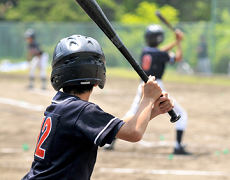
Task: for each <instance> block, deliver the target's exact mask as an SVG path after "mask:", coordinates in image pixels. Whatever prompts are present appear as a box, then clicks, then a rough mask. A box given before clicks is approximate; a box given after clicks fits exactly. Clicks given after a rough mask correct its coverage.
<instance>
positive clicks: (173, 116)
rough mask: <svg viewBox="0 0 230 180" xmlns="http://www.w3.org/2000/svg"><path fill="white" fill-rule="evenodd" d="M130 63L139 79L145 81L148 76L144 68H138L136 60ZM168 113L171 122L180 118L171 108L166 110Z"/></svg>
mask: <svg viewBox="0 0 230 180" xmlns="http://www.w3.org/2000/svg"><path fill="white" fill-rule="evenodd" d="M131 65H132V66H133V68H134V69H135V70H136V72H137V73H138V74H139V76H140V77H141V79H142V80H143V81H144V82H145V83H146V82H147V81H148V79H149V78H148V76H147V74H146V73H145V72H144V70H143V69H142V68H140V66H139V65H138V64H137V63H136V62H135V63H134V64H131ZM168 114H169V115H170V116H171V119H170V121H171V123H175V122H177V121H178V120H179V119H180V118H181V115H180V114H176V113H175V111H174V110H173V109H172V110H170V111H168Z"/></svg>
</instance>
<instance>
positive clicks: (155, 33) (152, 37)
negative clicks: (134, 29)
mask: <svg viewBox="0 0 230 180" xmlns="http://www.w3.org/2000/svg"><path fill="white" fill-rule="evenodd" d="M163 40H164V30H163V28H162V27H161V26H160V25H157V24H151V25H149V26H148V27H147V28H146V31H145V41H146V44H147V45H148V46H150V47H156V46H157V45H158V44H160V43H161V42H162V41H163Z"/></svg>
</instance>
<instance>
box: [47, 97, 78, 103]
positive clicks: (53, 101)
mask: <svg viewBox="0 0 230 180" xmlns="http://www.w3.org/2000/svg"><path fill="white" fill-rule="evenodd" d="M71 99H75V98H74V97H70V98H67V99H64V100H62V101H55V100H53V99H52V100H51V102H52V103H56V104H60V103H62V102H64V101H67V100H71Z"/></svg>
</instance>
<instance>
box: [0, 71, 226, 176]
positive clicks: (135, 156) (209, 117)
mask: <svg viewBox="0 0 230 180" xmlns="http://www.w3.org/2000/svg"><path fill="white" fill-rule="evenodd" d="M0 82H1V89H0V113H1V116H0V123H1V127H0V142H1V143H0V180H19V179H21V178H22V177H23V176H24V175H25V174H26V173H27V172H28V171H29V169H30V166H31V163H32V161H33V153H34V148H35V144H36V139H37V135H38V133H39V129H40V126H41V121H42V119H43V110H45V108H46V107H47V106H48V105H49V104H50V101H51V99H52V97H53V96H54V95H55V91H54V90H53V89H52V87H51V86H50V85H49V86H48V89H47V90H45V91H42V90H40V89H39V88H40V81H39V80H38V79H36V89H34V90H27V89H26V86H27V83H28V79H27V76H26V75H23V74H3V73H1V74H0ZM138 84H139V80H130V79H122V78H109V77H108V78H107V82H106V86H105V88H104V89H103V90H101V89H99V88H96V89H95V91H94V93H93V95H92V97H91V99H90V100H91V101H92V102H94V103H96V104H98V105H99V106H100V107H101V108H102V109H103V110H104V111H107V112H109V113H111V114H113V115H115V116H117V117H119V118H122V117H123V116H124V115H125V113H126V111H127V110H128V109H129V108H130V106H131V103H132V101H133V98H134V96H135V93H136V88H137V86H138ZM164 85H165V88H166V90H167V91H168V92H169V93H170V95H171V96H172V97H174V98H175V99H176V100H177V101H178V102H179V103H180V104H181V105H182V106H183V107H184V109H185V110H186V111H187V113H188V117H189V121H188V126H187V129H186V131H185V135H184V138H183V142H184V143H185V144H186V145H187V146H186V149H187V150H188V151H191V152H192V153H193V155H192V156H187V157H185V156H172V155H170V154H171V153H172V151H173V145H174V140H175V128H174V124H172V123H170V121H169V119H170V117H169V116H168V115H167V114H166V115H161V116H159V117H157V118H156V119H154V120H152V121H151V122H150V123H149V126H148V128H147V131H146V134H145V135H144V137H143V140H142V141H140V142H138V143H129V142H125V141H121V140H118V141H116V144H115V150H114V151H106V150H104V149H103V148H99V150H98V158H97V163H96V165H95V169H94V172H93V175H92V178H91V179H92V180H230V152H229V151H230V125H229V124H230V103H229V100H230V87H229V86H215V85H205V84H203V85H202V84H188V83H172V82H165V83H164ZM33 108H34V109H33Z"/></svg>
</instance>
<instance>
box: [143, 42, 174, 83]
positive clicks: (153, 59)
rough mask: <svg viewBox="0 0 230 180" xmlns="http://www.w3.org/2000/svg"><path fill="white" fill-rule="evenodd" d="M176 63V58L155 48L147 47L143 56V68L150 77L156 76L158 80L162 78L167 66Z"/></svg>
mask: <svg viewBox="0 0 230 180" xmlns="http://www.w3.org/2000/svg"><path fill="white" fill-rule="evenodd" d="M174 61H175V57H170V56H169V54H168V52H166V51H160V50H159V49H158V48H155V47H148V46H146V47H144V49H143V51H142V54H141V67H142V68H143V70H144V71H145V73H146V74H147V75H148V76H149V75H152V76H155V77H156V79H161V78H162V76H163V74H164V70H165V64H166V63H168V62H170V63H174Z"/></svg>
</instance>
